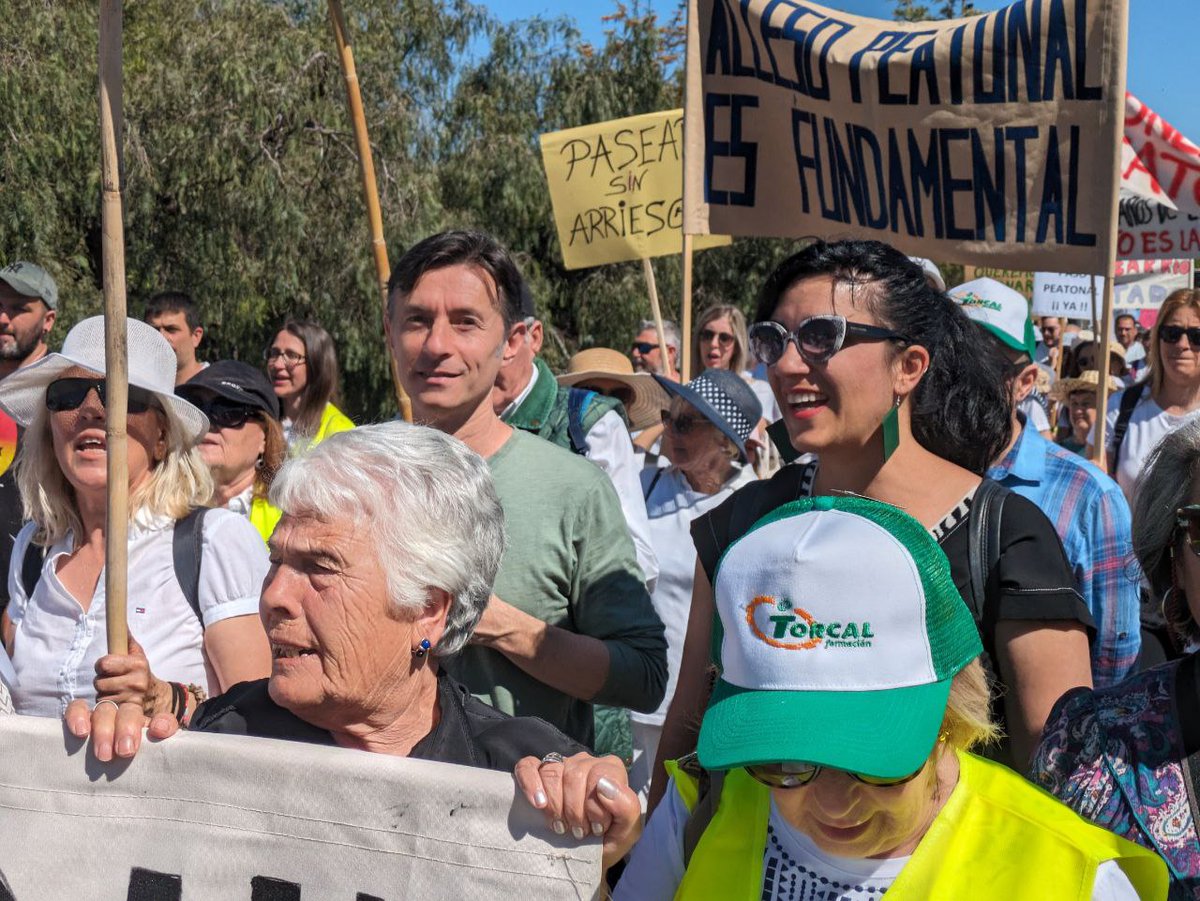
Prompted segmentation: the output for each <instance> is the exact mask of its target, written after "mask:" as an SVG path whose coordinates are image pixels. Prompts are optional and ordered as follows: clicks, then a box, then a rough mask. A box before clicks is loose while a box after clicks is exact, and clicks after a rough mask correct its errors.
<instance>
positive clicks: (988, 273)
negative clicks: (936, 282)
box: [963, 266, 1033, 300]
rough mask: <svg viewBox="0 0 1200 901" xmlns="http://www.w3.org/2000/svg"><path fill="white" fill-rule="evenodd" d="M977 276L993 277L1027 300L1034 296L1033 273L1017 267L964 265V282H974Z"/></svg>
mask: <svg viewBox="0 0 1200 901" xmlns="http://www.w3.org/2000/svg"><path fill="white" fill-rule="evenodd" d="M977 278H991V279H995V280H996V281H998V282H1000V284H1002V285H1007V286H1008V287H1010V288H1012V289H1013V290H1014V291H1016V292H1017V293H1018V294H1020V295H1021V296H1022V297H1024V298H1025V299H1026V300H1030V299H1032V298H1033V273H1032V272H1021V271H1020V270H1017V269H992V268H989V267H987V266H964V267H963V282H964V283H966V282H973V281H975V279H977Z"/></svg>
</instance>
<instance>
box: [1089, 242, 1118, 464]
mask: <svg viewBox="0 0 1200 901" xmlns="http://www.w3.org/2000/svg"><path fill="white" fill-rule="evenodd" d="M1114 235H1115V232H1114ZM1113 245H1114V246H1116V241H1115V240H1114V241H1113ZM1115 268H1116V260H1115V259H1114V260H1112V261H1111V265H1110V266H1109V272H1112V271H1113V270H1114V269H1115ZM1095 286H1096V278H1095V276H1093V277H1092V291H1093V293H1094V292H1095ZM1112 305H1113V279H1112V277H1111V276H1105V278H1104V304H1103V308H1102V309H1101V311H1100V315H1101V316H1102V317H1103V318H1102V319H1101V321H1100V323H1098V324H1099V326H1100V327H1099V328H1098V329H1097V330H1096V332H1097V335H1096V338H1097V340H1098V341H1099V342H1100V347H1099V351H1100V353H1099V356H1098V357H1097V359H1096V368H1097V369H1098V370H1099V372H1100V378H1099V384H1097V385H1096V446H1095V448H1093V453H1094V458H1095V462H1096V465H1097V466H1099V467H1100V468H1101V469H1105V452H1104V448H1105V441H1106V436H1105V434H1104V433H1105V431H1106V430H1107V427H1108V363H1109V353H1108V344H1109V342H1110V341H1111V340H1112Z"/></svg>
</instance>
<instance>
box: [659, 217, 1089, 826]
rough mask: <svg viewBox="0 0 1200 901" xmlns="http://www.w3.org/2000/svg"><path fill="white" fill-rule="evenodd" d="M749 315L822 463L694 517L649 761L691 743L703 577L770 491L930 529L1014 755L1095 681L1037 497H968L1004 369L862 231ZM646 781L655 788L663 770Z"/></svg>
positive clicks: (934, 295) (767, 290) (1008, 753)
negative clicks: (844, 500)
mask: <svg viewBox="0 0 1200 901" xmlns="http://www.w3.org/2000/svg"><path fill="white" fill-rule="evenodd" d="M757 319H758V322H757V323H756V324H755V325H754V327H753V328H752V329H751V330H750V344H751V347H752V349H753V350H754V352H755V354H756V356H757V357H758V358H759V359H760V360H761V361H762V362H764V363H765V364H766V365H767V375H768V379H769V381H770V383H771V388H772V389H773V391H774V392H775V397H776V399H777V400H778V402H779V405H780V407H781V409H782V411H783V422H784V424H785V427H786V429H787V435H788V438H789V440H790V442H791V445H792V447H793V448H794V450H795V451H796V452H797V453H798V454H815V455H816V456H817V458H818V461H817V462H816V463H810V464H807V465H805V464H801V463H797V464H793V465H790V466H785V467H784V468H783V469H782V470H780V472H779V473H778V474H776V475H775V476H774V477H772V478H771V479H770V480H767V481H761V482H755V483H752V484H750V485H748V486H746V487H745V488H743V489H741V490H740V491H738V492H737V493H735V494H734V495H733V497H731V498H730V499H729V500H728V501H726V502H725V503H724V504H722V505H721V506H720V507H718V508H716V509H715V510H713V511H711V512H709V513H708V514H706V515H705V516H703V517H701V518H699V519H697V520H696V521H695V522H694V523H693V524H692V537H693V539H694V541H695V543H696V548H697V552H698V567H697V570H696V576H695V590H694V593H693V598H692V613H691V616H690V618H689V620H688V634H687V639H686V642H685V647H684V654H683V660H682V662H681V664H680V674H679V682H678V685H677V687H676V691H675V697H674V700H673V702H672V704H671V708H670V710H669V712H668V714H667V718H666V721H665V722H664V726H663V736H662V750H661V751H660V759H668V758H672V757H679V756H682V755H683V754H685V753H687V752H688V751H690V750H691V749H692V748H693V747H694V736H695V726H694V724H695V723H696V722H698V720H699V718H700V714H701V712H702V711H703V709H704V703H705V700H706V698H707V682H706V680H705V672H706V670H707V668H708V666H709V664H710V663H713V662H715V660H713V658H712V656H711V652H710V647H711V636H712V631H713V619H714V615H713V613H714V610H713V601H712V584H713V583H712V578H713V573H714V569H715V566H716V562H717V560H718V559H719V558H720V556H721V554H722V553H723V552H724V550H725V549H726V548H727V547H728V546H729V545H730V544H731V543H732V542H733V541H734V540H735V539H736V538H737V537H738V536H739V535H741V534H742V533H744V532H745V530H746V529H747V528H749V525H750V524H751V523H753V522H754V521H755V520H756V519H758V518H759V517H761V516H763V515H765V514H767V513H769V512H770V511H771V510H773V509H775V508H776V507H779V506H781V505H782V504H785V503H787V502H789V501H792V500H795V499H796V498H799V497H805V496H809V495H820V496H826V495H840V494H846V493H850V494H855V495H860V496H865V497H871V498H875V499H877V500H881V501H884V502H887V503H890V504H893V505H895V506H897V507H900V508H901V509H903V510H906V511H907V512H908V513H910V514H911V515H913V516H914V517H915V518H916V519H917V520H919V521H920V522H921V523H923V524H924V525H925V527H926V528H927V529H929V530H930V532H931V533H932V534H933V535H934V536H935V537H936V538H937V539H938V541H939V543H940V544H941V546H942V549H943V550H944V551H945V553H946V556H947V557H948V558H949V559H950V564H951V568H952V572H953V574H954V579H955V582H956V584H957V585H958V587H959V591H960V592H961V593H962V595H963V597H964V598H965V599H967V600H968V602H969V603H970V604H971V605H972V610H973V612H974V613H975V614H976V619H977V621H978V623H979V628H980V632H981V636H982V638H983V644H984V648H985V650H986V651H987V654H988V658H989V660H990V662H991V664H992V666H993V668H994V671H995V674H996V676H997V681H998V683H999V687H998V690H997V696H998V700H997V706H998V715H999V716H1000V717H1001V719H1002V723H1003V726H1004V728H1005V731H1006V733H1007V734H1008V736H1010V738H1011V749H1005V750H1004V751H1003V754H1004V756H1005V757H1006V758H1007V759H1010V760H1012V761H1013V762H1014V763H1015V764H1016V765H1017V766H1018V767H1019V768H1021V769H1023V768H1024V767H1025V765H1026V764H1027V763H1028V760H1029V755H1030V754H1031V753H1032V751H1033V748H1034V747H1035V745H1036V744H1037V740H1038V738H1039V736H1040V735H1041V730H1042V726H1043V725H1044V724H1045V721H1046V716H1047V715H1048V714H1049V712H1050V708H1051V707H1052V706H1053V704H1054V702H1055V701H1056V700H1058V698H1059V697H1061V696H1062V694H1063V693H1064V692H1066V691H1067V690H1068V689H1070V688H1074V687H1075V686H1078V685H1091V666H1090V660H1089V649H1088V629H1089V628H1091V626H1092V620H1091V617H1090V615H1089V614H1088V611H1087V607H1086V606H1085V605H1084V603H1083V600H1082V598H1081V597H1080V596H1079V594H1078V592H1077V591H1076V590H1075V578H1074V575H1073V573H1072V571H1071V568H1070V566H1069V564H1068V563H1067V560H1066V557H1065V555H1064V553H1063V549H1062V544H1061V542H1060V541H1059V538H1058V536H1057V534H1056V532H1055V531H1054V526H1053V524H1052V523H1050V521H1049V520H1047V519H1046V517H1045V516H1044V515H1043V514H1042V513H1041V511H1040V510H1038V508H1037V507H1036V506H1034V505H1033V504H1032V503H1031V502H1029V501H1027V500H1025V499H1024V498H1021V497H1018V496H1015V495H1008V494H1005V495H1004V496H1003V498H1002V500H1001V501H1000V502H997V501H996V500H995V498H996V494H995V493H994V491H995V488H994V486H993V485H992V483H988V487H987V488H985V489H984V498H985V500H984V502H982V503H981V504H980V505H978V506H976V505H974V499H975V495H976V493H977V492H979V491H980V488H981V484H982V479H981V474H982V473H983V472H984V471H985V470H986V469H987V468H988V467H989V466H990V465H991V464H992V463H993V462H994V461H995V460H996V459H997V458H998V457H999V456H1000V454H1001V452H1002V451H1003V450H1004V449H1005V448H1006V447H1007V445H1008V443H1009V440H1010V437H1011V413H1010V405H1009V398H1008V394H1007V389H1006V387H1005V383H1004V381H1003V374H1002V373H1001V372H1000V371H999V368H998V364H997V363H995V362H994V361H991V357H990V355H988V354H984V353H982V351H981V349H980V345H979V341H980V337H979V332H978V330H977V329H976V327H975V326H974V324H973V323H972V322H971V321H970V320H969V319H967V317H966V316H965V314H964V313H963V312H962V310H961V309H960V308H959V306H958V305H957V304H955V303H954V302H953V301H952V300H950V299H949V298H948V297H947V296H946V295H945V294H943V293H940V292H938V291H936V290H934V289H933V288H932V287H930V285H929V283H928V282H927V281H926V278H925V275H924V272H923V270H922V269H921V267H920V266H918V265H917V264H915V263H913V262H912V261H911V260H909V259H908V258H907V257H906V256H904V255H903V254H902V253H900V252H899V251H897V250H895V249H894V248H892V247H889V246H887V245H886V244H881V243H879V242H876V241H840V242H835V243H825V242H816V243H814V244H811V245H809V246H808V247H806V248H805V249H804V250H802V251H800V252H799V253H797V254H795V255H794V256H792V257H789V258H788V259H787V260H785V261H784V262H783V263H782V264H780V265H779V267H777V268H776V270H775V271H774V272H773V273H772V274H771V276H770V277H768V279H767V282H766V284H765V285H764V287H763V289H762V292H761V294H760V300H759V306H758V311H757ZM998 503H999V505H997V504H998ZM973 507H975V509H976V515H975V517H974V518H972V516H971V510H972V508H973ZM992 511H995V512H997V513H999V514H1000V515H999V516H996V515H995V514H994V513H993V512H992ZM993 520H996V521H995V522H993ZM985 527H986V528H987V532H986V535H985V533H984V528H985ZM972 535H975V538H974V543H973V542H972V537H971V536H972ZM985 537H986V539H987V540H986V541H984V540H982V539H983V538H985ZM973 546H974V548H975V551H972V547H973ZM866 562H868V561H866V560H864V563H866ZM655 779H656V780H657V781H656V783H655V786H656V790H657V791H661V787H662V786H663V785H664V784H665V777H664V776H663V774H662V773H661V771H659V772H656V773H655ZM657 791H655V790H652V792H651V804H653V803H654V801H655V799H656V796H657Z"/></svg>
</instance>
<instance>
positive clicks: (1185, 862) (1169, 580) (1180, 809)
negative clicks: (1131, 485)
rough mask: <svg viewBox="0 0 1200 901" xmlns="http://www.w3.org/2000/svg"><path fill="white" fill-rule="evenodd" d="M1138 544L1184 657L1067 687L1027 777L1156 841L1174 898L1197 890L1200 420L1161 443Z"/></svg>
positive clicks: (1152, 844)
mask: <svg viewBox="0 0 1200 901" xmlns="http://www.w3.org/2000/svg"><path fill="white" fill-rule="evenodd" d="M1133 550H1134V553H1135V554H1136V555H1137V559H1138V563H1139V565H1140V566H1141V569H1142V572H1144V573H1145V574H1146V579H1147V580H1148V581H1149V583H1150V588H1151V590H1152V591H1153V593H1154V595H1155V596H1156V597H1161V598H1162V612H1163V617H1164V619H1165V620H1166V626H1167V628H1168V630H1169V633H1170V640H1171V641H1172V642H1173V643H1174V644H1175V646H1176V650H1182V651H1183V652H1184V656H1183V658H1182V659H1180V660H1172V661H1170V662H1169V663H1163V664H1161V665H1159V666H1155V667H1152V668H1151V669H1148V670H1146V671H1145V672H1142V673H1138V674H1137V675H1135V676H1132V677H1130V678H1128V679H1126V680H1125V681H1124V682H1121V683H1120V684H1118V685H1113V686H1110V687H1109V688H1106V689H1103V690H1098V691H1091V690H1088V689H1077V690H1075V691H1072V692H1070V693H1069V694H1067V695H1065V696H1063V698H1062V699H1061V700H1059V702H1058V703H1057V704H1055V705H1054V710H1053V711H1052V712H1051V714H1050V718H1049V720H1048V722H1047V724H1046V732H1045V735H1044V736H1043V738H1042V744H1041V746H1040V747H1039V748H1038V750H1037V754H1035V755H1034V758H1033V766H1032V778H1033V780H1034V782H1036V783H1037V784H1039V785H1041V786H1042V788H1044V789H1046V790H1047V791H1049V792H1051V793H1052V794H1054V795H1056V796H1057V797H1059V798H1061V799H1062V800H1063V801H1064V802H1066V804H1067V806H1068V807H1071V808H1072V809H1073V810H1075V811H1076V812H1078V813H1080V814H1082V815H1083V816H1084V817H1085V818H1087V819H1089V820H1091V821H1092V822H1093V823H1096V824H1097V825H1100V826H1103V827H1104V828H1105V829H1108V830H1110V831H1112V832H1115V833H1116V834H1117V835H1119V836H1122V837H1123V838H1127V839H1129V840H1130V841H1134V842H1137V843H1138V844H1139V845H1143V846H1144V847H1147V848H1150V849H1152V850H1154V851H1156V852H1157V853H1158V854H1159V855H1160V856H1161V857H1162V858H1163V859H1164V860H1165V861H1166V862H1167V867H1168V869H1169V870H1170V874H1171V893H1170V895H1169V896H1168V897H1169V898H1171V899H1173V901H1175V899H1180V901H1182V899H1189V898H1190V899H1195V898H1200V822H1198V820H1197V817H1196V815H1195V811H1197V810H1198V809H1200V657H1198V656H1197V653H1196V652H1197V651H1200V421H1198V420H1195V419H1193V420H1192V421H1190V422H1188V423H1185V424H1184V425H1182V426H1180V427H1179V428H1178V429H1176V430H1175V431H1173V432H1170V433H1168V434H1167V436H1166V437H1165V438H1163V439H1162V441H1161V442H1160V443H1159V445H1158V446H1157V447H1156V448H1155V450H1154V451H1153V453H1152V454H1151V455H1150V458H1149V460H1148V462H1147V465H1146V472H1145V475H1144V476H1143V477H1142V480H1141V482H1140V483H1139V485H1138V493H1137V503H1136V504H1135V505H1134V508H1133Z"/></svg>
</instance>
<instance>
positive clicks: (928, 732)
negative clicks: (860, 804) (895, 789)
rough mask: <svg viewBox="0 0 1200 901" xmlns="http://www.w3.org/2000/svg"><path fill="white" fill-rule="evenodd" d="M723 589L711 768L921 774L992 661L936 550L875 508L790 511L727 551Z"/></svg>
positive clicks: (869, 504)
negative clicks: (959, 703)
mask: <svg viewBox="0 0 1200 901" xmlns="http://www.w3.org/2000/svg"><path fill="white" fill-rule="evenodd" d="M713 591H714V597H715V600H716V606H717V611H718V613H719V614H720V617H721V624H722V626H723V627H724V636H723V638H722V644H721V664H722V672H721V678H720V680H719V681H718V682H717V685H716V688H715V690H714V692H713V696H712V700H711V701H710V702H709V706H708V710H707V712H706V713H705V714H704V721H703V723H702V724H701V728H700V741H699V747H698V752H699V757H700V763H701V764H702V765H703V766H704V767H706V768H708V769H730V768H733V767H739V766H748V765H752V764H762V763H778V762H783V761H796V762H804V763H811V764H817V765H820V766H828V767H834V768H836V769H841V770H849V771H851V772H856V773H863V774H866V775H870V776H877V777H880V778H884V779H891V778H900V777H903V776H907V775H909V774H911V773H914V772H916V771H917V770H918V769H920V768H921V766H922V764H923V763H924V762H925V760H926V759H927V758H928V757H929V755H930V753H932V751H933V747H934V745H935V744H936V742H937V737H938V734H939V731H940V729H941V724H942V719H943V717H944V715H945V712H946V702H947V699H948V698H949V695H950V682H951V680H952V679H953V678H954V676H955V674H956V673H958V672H959V671H960V670H962V668H963V667H965V666H966V665H967V664H968V663H970V662H971V661H972V660H974V659H975V658H976V657H978V656H979V654H980V653H982V651H983V647H982V645H981V643H980V640H979V632H978V630H977V628H976V626H975V620H974V618H973V617H972V615H971V612H970V611H969V610H968V609H967V606H966V604H965V603H963V600H962V597H961V596H960V595H959V593H958V589H957V588H955V586H954V581H953V579H952V578H951V577H950V565H949V563H948V562H947V561H946V556H945V554H943V553H942V550H941V548H940V547H938V544H937V542H936V541H934V539H933V537H932V536H931V535H930V534H929V532H928V531H927V530H926V529H925V528H924V527H923V526H922V525H921V524H920V523H919V522H917V521H916V520H915V519H913V518H912V517H911V516H909V515H908V514H906V513H904V512H902V511H901V510H899V509H897V508H895V507H892V506H889V505H887V504H881V503H879V502H877V501H872V500H867V499H865V498H856V497H818V498H806V499H804V500H799V501H794V502H793V503H790V504H787V505H785V506H783V507H780V508H779V509H778V510H776V511H775V512H773V513H771V514H770V515H768V516H766V517H764V518H763V519H761V520H759V522H758V523H756V524H755V525H754V527H753V528H752V529H751V530H750V531H749V532H747V533H746V534H745V535H744V536H742V537H741V538H740V539H738V540H737V541H736V542H734V543H733V544H732V545H730V547H729V548H728V549H727V550H726V552H725V554H724V555H723V556H722V558H721V560H720V562H719V563H718V565H717V571H716V577H715V580H714V583H713Z"/></svg>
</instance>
